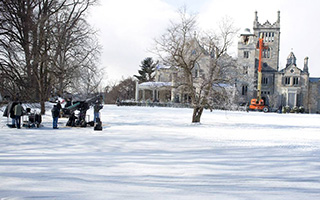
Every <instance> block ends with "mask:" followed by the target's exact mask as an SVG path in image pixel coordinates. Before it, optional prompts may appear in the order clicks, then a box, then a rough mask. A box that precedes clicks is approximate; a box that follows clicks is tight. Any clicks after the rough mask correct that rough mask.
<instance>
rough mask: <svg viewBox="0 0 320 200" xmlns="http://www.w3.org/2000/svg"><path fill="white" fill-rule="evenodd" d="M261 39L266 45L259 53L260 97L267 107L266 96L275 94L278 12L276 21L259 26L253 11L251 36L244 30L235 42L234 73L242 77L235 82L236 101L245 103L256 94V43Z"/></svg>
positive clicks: (278, 38) (278, 40)
mask: <svg viewBox="0 0 320 200" xmlns="http://www.w3.org/2000/svg"><path fill="white" fill-rule="evenodd" d="M261 34H262V36H263V38H264V44H265V46H267V48H266V49H264V50H263V53H262V56H263V59H262V60H263V65H262V90H261V91H262V98H263V99H264V100H265V102H266V103H267V104H268V99H267V97H268V96H270V95H273V93H274V91H275V83H274V82H275V73H277V72H278V69H279V51H280V48H279V46H280V11H278V18H277V21H276V22H274V23H273V24H271V23H270V22H269V21H266V22H265V23H264V24H261V23H260V22H259V20H258V12H255V17H254V21H253V33H251V32H250V30H249V29H246V30H245V31H244V32H243V33H242V34H241V35H240V39H239V42H238V69H239V70H238V71H239V73H240V74H241V71H243V72H242V78H241V79H239V80H238V84H237V89H238V91H239V93H240V94H241V95H242V96H241V98H240V99H239V101H243V102H248V101H250V99H252V98H253V97H255V96H256V95H257V93H256V92H257V78H258V76H257V70H258V63H259V49H257V44H258V40H259V37H260V35H261Z"/></svg>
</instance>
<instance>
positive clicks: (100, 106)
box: [93, 104, 103, 113]
mask: <svg viewBox="0 0 320 200" xmlns="http://www.w3.org/2000/svg"><path fill="white" fill-rule="evenodd" d="M102 108H103V106H102V105H101V104H94V106H93V112H95V113H98V112H99V111H100V110H101V109H102Z"/></svg>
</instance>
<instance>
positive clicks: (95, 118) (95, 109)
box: [93, 101, 103, 122]
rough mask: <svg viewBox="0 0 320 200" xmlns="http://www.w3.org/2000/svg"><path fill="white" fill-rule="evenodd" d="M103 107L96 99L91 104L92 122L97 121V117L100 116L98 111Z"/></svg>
mask: <svg viewBox="0 0 320 200" xmlns="http://www.w3.org/2000/svg"><path fill="white" fill-rule="evenodd" d="M102 108H103V106H102V105H101V104H100V103H99V102H98V101H97V102H96V103H95V104H94V106H93V117H94V118H93V119H94V122H97V118H100V113H99V111H100V110H101V109H102Z"/></svg>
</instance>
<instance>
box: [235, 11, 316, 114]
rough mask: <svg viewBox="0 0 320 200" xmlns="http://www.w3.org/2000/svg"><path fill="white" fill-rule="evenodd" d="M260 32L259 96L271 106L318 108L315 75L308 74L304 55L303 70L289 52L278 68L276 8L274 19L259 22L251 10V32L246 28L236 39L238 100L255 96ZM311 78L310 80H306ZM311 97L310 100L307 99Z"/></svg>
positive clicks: (278, 41)
mask: <svg viewBox="0 0 320 200" xmlns="http://www.w3.org/2000/svg"><path fill="white" fill-rule="evenodd" d="M260 35H262V37H263V39H264V44H265V46H266V47H265V48H264V50H263V52H262V62H263V64H262V89H261V91H262V92H261V93H262V98H263V99H264V100H265V102H266V104H267V105H269V107H271V108H274V109H276V108H279V107H280V106H281V107H283V106H289V107H290V108H293V107H296V106H297V107H304V108H305V109H306V110H307V111H309V112H313V113H315V112H319V111H320V101H319V97H320V96H319V89H318V88H319V83H320V82H319V81H320V79H319V78H309V70H308V58H307V57H306V58H305V60H304V66H303V70H301V69H300V68H298V66H297V64H296V57H295V55H294V53H293V52H290V54H289V56H288V58H287V64H286V67H285V68H284V69H281V70H279V50H280V11H278V18H277V21H276V22H275V23H273V24H271V23H270V22H269V21H267V22H265V23H264V24H261V23H260V22H259V21H258V13H257V12H255V19H254V22H253V33H251V32H250V30H249V29H246V30H245V31H244V32H243V33H242V34H241V35H240V39H239V42H238V68H239V71H240V73H241V72H242V77H240V78H238V80H237V91H238V94H239V98H238V102H239V103H248V102H249V101H250V99H252V98H254V97H256V96H257V92H256V91H257V69H258V63H259V49H258V48H257V44H258V39H259V37H260ZM310 80H312V82H311V81H310ZM311 101H312V103H311Z"/></svg>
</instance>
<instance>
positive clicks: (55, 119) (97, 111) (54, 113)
mask: <svg viewBox="0 0 320 200" xmlns="http://www.w3.org/2000/svg"><path fill="white" fill-rule="evenodd" d="M102 107H103V106H102V105H101V104H100V103H99V102H98V101H97V102H95V104H94V106H93V116H94V123H96V122H98V121H99V122H100V110H101V109H102ZM61 109H62V106H61V102H60V101H58V103H57V104H56V105H54V106H53V108H52V110H51V113H52V119H53V122H52V127H53V129H58V119H59V117H60V110H61ZM71 118H73V120H72V121H73V122H74V121H75V119H76V117H75V115H74V113H72V115H71ZM73 125H74V123H73ZM71 126H72V125H71Z"/></svg>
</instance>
